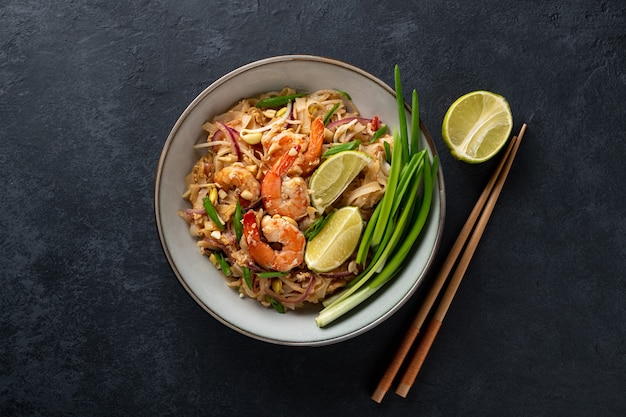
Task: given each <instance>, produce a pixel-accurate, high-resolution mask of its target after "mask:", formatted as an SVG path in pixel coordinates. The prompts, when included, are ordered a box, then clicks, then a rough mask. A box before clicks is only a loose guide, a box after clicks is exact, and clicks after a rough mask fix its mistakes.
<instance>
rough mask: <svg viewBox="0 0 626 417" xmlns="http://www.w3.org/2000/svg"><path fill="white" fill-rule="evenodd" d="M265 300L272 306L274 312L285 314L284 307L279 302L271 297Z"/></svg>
mask: <svg viewBox="0 0 626 417" xmlns="http://www.w3.org/2000/svg"><path fill="white" fill-rule="evenodd" d="M267 300H268V301H269V303H270V304H271V305H272V307H274V310H276V311H278V312H279V313H280V314H285V307H284V306H283V305H282V304H281V303H280V301H278V300H276V299H274V298H272V297H267Z"/></svg>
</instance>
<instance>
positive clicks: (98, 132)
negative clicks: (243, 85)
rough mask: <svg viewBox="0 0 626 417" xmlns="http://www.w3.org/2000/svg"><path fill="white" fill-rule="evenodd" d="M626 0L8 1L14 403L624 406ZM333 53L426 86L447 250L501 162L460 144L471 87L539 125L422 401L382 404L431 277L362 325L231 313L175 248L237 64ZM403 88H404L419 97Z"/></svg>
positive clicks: (4, 66) (432, 363) (151, 408)
mask: <svg viewBox="0 0 626 417" xmlns="http://www.w3.org/2000/svg"><path fill="white" fill-rule="evenodd" d="M625 14H626V12H625V5H624V2H621V1H618V0H611V1H584V2H583V1H579V2H564V1H554V2H545V1H537V0H534V1H515V2H507V1H501V0H481V1H477V2H452V1H419V2H407V1H389V2H380V1H360V2H358V1H354V0H346V1H343V2H334V1H316V2H308V3H306V4H305V5H300V4H292V2H285V1H247V0H238V1H228V2H226V1H224V2H215V1H209V2H201V1H171V0H170V1H165V0H163V1H136V2H121V1H84V0H76V1H67V2H56V1H23V0H20V1H16V0H4V1H3V2H2V4H1V5H0V45H1V47H0V115H1V116H0V117H1V120H0V178H1V185H0V271H1V272H0V274H1V275H0V277H1V282H0V284H1V285H2V289H1V291H0V324H1V328H0V329H1V330H0V331H1V333H0V337H1V342H0V415H2V416H61V415H63V416H74V415H76V416H88V415H94V416H117V415H125V416H140V415H146V416H147V415H150V416H152V415H186V416H192V415H210V416H247V415H257V416H270V415H272V416H273V415H297V416H319V415H359V416H374V415H376V416H380V415H393V416H396V415H397V416H401V415H407V416H408V415H412V416H413V415H420V416H620V415H625V412H626V396H625V395H624V393H625V388H626V324H625V323H626V303H625V301H624V300H625V298H626V281H625V280H624V276H625V272H624V270H625V269H626V245H625V242H626V238H625V237H624V235H625V233H626V219H625V217H626V216H625V208H626V204H625V201H626V192H625V191H624V179H625V178H626V170H625V169H624V157H625V156H626V145H625V142H624V139H625V138H624V131H625V128H626V122H625V119H626V110H625V109H626V106H625V105H624V98H625V97H626V88H625V84H626V75H625V74H624V69H625V66H626V65H625V64H626V62H625V57H626V54H625V45H626V42H625V41H626V19H625ZM293 53H297V54H316V55H323V56H328V57H332V58H336V59H339V60H343V61H345V62H348V63H350V64H353V65H356V66H358V67H361V68H363V69H364V70H366V71H368V72H370V73H372V74H373V75H375V76H377V77H379V78H381V79H382V80H384V81H385V82H387V83H389V84H392V82H393V65H394V64H395V63H398V64H399V65H400V68H401V70H402V74H403V80H404V84H405V90H408V89H412V88H416V89H417V90H418V91H419V93H420V103H421V108H420V110H421V115H422V119H423V121H424V122H425V124H426V126H427V127H428V128H429V130H430V132H431V134H432V135H433V138H434V139H435V142H436V144H437V147H438V149H439V151H440V153H441V157H442V164H443V169H444V175H445V181H446V188H447V202H448V206H447V219H446V226H445V234H444V239H443V242H442V248H441V252H440V255H439V257H438V259H437V265H440V263H441V262H442V261H443V258H444V257H445V254H446V253H447V250H448V249H449V248H450V246H451V245H452V242H453V241H454V238H455V237H456V234H457V233H458V231H459V230H460V228H461V226H462V225H463V223H464V221H465V218H466V216H467V215H468V214H469V212H470V210H471V207H472V206H473V204H474V202H475V200H476V199H477V197H478V195H479V194H480V191H481V189H482V187H483V186H484V184H485V183H486V181H487V178H488V177H489V175H490V173H491V170H492V169H493V166H494V164H495V161H494V162H489V163H485V164H482V165H479V166H472V165H467V164H464V163H461V162H458V161H455V160H453V159H452V158H451V157H450V156H449V154H448V153H447V151H446V150H445V148H444V145H443V143H442V141H441V135H440V133H439V132H440V126H441V121H442V118H443V115H444V113H445V111H446V109H447V108H448V106H449V105H450V104H451V103H452V101H454V99H456V98H457V97H459V96H461V95H462V94H464V93H466V92H468V91H472V90H477V89H488V90H492V91H495V92H498V93H500V94H502V95H504V96H505V97H506V98H507V99H508V100H509V102H510V103H511V107H512V110H513V113H514V118H515V128H514V130H515V132H517V131H518V130H519V128H520V126H521V124H522V123H523V122H526V123H528V131H527V135H526V136H525V139H524V142H523V143H522V146H521V149H520V152H519V154H518V158H517V160H516V161H515V164H514V166H513V169H512V172H511V176H510V178H509V180H508V181H507V184H506V187H505V189H504V191H503V193H502V195H501V197H500V200H499V202H498V205H497V207H496V210H495V212H494V215H493V217H492V219H491V221H490V223H489V226H488V228H487V230H486V232H485V235H484V236H483V240H482V242H481V244H480V246H479V248H478V250H477V252H476V255H475V258H474V260H473V261H472V264H471V265H470V268H469V270H468V272H467V275H466V277H465V280H464V282H463V283H462V285H461V288H460V289H459V292H458V294H457V296H456V299H455V301H454V304H453V306H452V308H451V310H450V311H449V313H448V315H447V316H446V320H445V322H444V324H443V327H442V329H441V332H440V334H439V337H438V338H437V340H436V341H435V344H434V346H433V350H432V351H431V353H430V355H429V356H428V358H427V361H426V364H425V366H424V368H423V370H422V373H420V375H419V376H418V380H417V382H416V385H415V386H414V388H413V390H412V391H411V392H410V393H409V396H408V398H407V399H401V398H400V397H397V396H396V395H395V394H393V393H390V394H388V396H387V397H386V398H385V401H383V403H382V404H380V405H378V404H376V403H374V402H373V401H371V400H370V394H371V392H372V391H373V389H374V387H375V385H376V383H377V380H378V378H379V377H380V375H381V374H382V371H383V369H384V367H385V365H386V363H387V361H388V360H389V359H390V357H391V355H392V353H393V351H394V347H395V346H396V344H397V343H398V341H399V339H400V338H401V335H402V334H403V331H404V329H405V328H406V326H407V325H408V323H409V322H410V320H411V317H412V316H413V314H414V313H415V312H416V310H417V308H418V305H419V304H420V301H421V300H422V299H423V297H424V290H421V291H420V292H418V293H417V294H416V295H415V296H414V298H413V299H412V300H411V302H410V303H408V304H406V305H405V306H404V307H403V308H402V309H401V310H400V311H399V312H398V313H397V314H396V315H394V317H392V318H391V319H389V320H388V321H386V322H385V323H384V324H382V325H380V326H378V327H377V328H375V329H374V330H372V331H370V332H368V333H366V334H364V335H362V336H359V337H357V338H355V339H351V340H349V341H346V342H343V343H340V344H336V345H332V346H328V347H321V348H294V347H282V346H276V345H271V344H267V343H263V342H259V341H255V340H252V339H249V338H246V337H244V336H242V335H240V334H238V333H236V332H235V331H233V330H230V329H229V328H227V327H225V326H224V325H222V324H220V323H218V322H217V321H216V320H215V319H213V318H212V317H211V316H209V315H208V314H206V313H205V312H204V311H203V310H202V309H201V308H200V307H198V306H197V305H196V304H195V303H194V301H193V300H192V299H191V298H190V297H189V295H187V293H186V292H185V290H184V289H183V288H182V286H181V285H180V284H179V283H178V281H177V280H176V278H175V276H174V274H173V273H172V271H171V270H170V268H169V266H168V264H167V262H166V260H165V257H164V255H163V253H162V250H161V247H160V243H159V241H158V237H157V234H156V228H155V224H154V212H153V181H154V174H155V170H156V166H157V161H158V158H159V155H160V151H161V147H162V146H163V144H164V141H165V139H166V137H167V134H168V133H169V130H170V129H171V128H172V126H173V124H174V123H175V121H176V119H177V118H178V116H179V114H180V113H181V112H182V111H183V109H184V108H185V107H186V105H187V104H188V103H189V102H190V101H191V100H192V99H193V98H194V97H195V96H196V95H197V94H198V93H199V92H200V91H201V90H202V89H204V88H205V87H206V86H207V85H209V84H210V83H211V82H213V81H215V80H216V79H217V78H218V77H220V76H221V75H223V74H225V73H227V72H229V71H231V70H233V69H235V68H237V67H238V66H240V65H242V64H246V63H249V62H251V61H254V60H256V59H260V58H265V57H269V56H274V55H282V54H293ZM405 98H407V99H408V98H409V97H408V96H407V97H405Z"/></svg>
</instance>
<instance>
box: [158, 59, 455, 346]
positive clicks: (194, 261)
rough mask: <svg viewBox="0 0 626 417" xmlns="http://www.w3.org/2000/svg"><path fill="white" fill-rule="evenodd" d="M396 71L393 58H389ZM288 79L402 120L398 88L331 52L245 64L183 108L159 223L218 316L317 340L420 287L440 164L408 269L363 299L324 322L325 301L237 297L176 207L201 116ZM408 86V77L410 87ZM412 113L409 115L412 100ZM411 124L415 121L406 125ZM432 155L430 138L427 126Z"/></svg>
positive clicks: (269, 337) (437, 202)
mask: <svg viewBox="0 0 626 417" xmlns="http://www.w3.org/2000/svg"><path fill="white" fill-rule="evenodd" d="M389 71H390V73H393V67H392V65H389ZM285 86H290V87H294V88H296V89H298V90H302V91H310V92H311V91H314V90H318V89H323V88H336V89H339V90H342V91H346V92H348V93H349V94H350V95H351V96H352V99H353V101H354V103H355V104H356V106H357V107H358V108H359V110H360V112H361V114H363V115H364V116H374V115H378V117H379V118H380V120H381V121H383V122H384V123H386V124H387V125H389V126H390V127H391V128H392V129H393V128H396V127H397V126H398V116H397V105H396V98H395V97H396V96H395V93H394V90H393V89H391V88H390V87H389V86H387V85H386V84H385V83H383V82H382V81H380V80H379V79H377V78H376V77H374V76H372V75H370V74H368V73H366V72H365V71H363V70H360V69H358V68H355V67H353V66H351V65H348V64H345V63H343V62H340V61H336V60H333V59H328V58H322V57H317V56H308V55H289V56H278V57H273V58H268V59H263V60H260V61H256V62H253V63H250V64H248V65H244V66H242V67H241V68H238V69H236V70H234V71H232V72H230V73H229V74H226V75H225V76H223V77H221V78H220V79H218V80H217V81H215V82H214V83H213V84H211V85H210V86H209V87H208V88H206V89H205V90H204V91H203V92H202V93H200V95H199V96H198V97H196V98H195V99H194V100H193V101H192V102H191V104H189V106H188V107H187V108H186V109H185V111H184V112H183V114H182V115H181V116H180V118H179V119H178V121H177V122H176V124H175V125H174V127H173V129H172V131H171V132H170V134H169V136H168V138H167V141H166V142H165V145H164V147H163V151H162V154H161V158H160V160H159V165H158V170H157V174H156V181H155V214H156V223H157V228H158V232H159V237H160V239H161V244H162V246H163V249H164V252H165V255H166V257H167V259H168V261H169V263H170V265H171V267H172V269H173V271H174V273H175V274H176V276H177V277H178V279H179V281H180V283H181V284H182V285H183V286H184V288H185V289H186V290H187V291H188V292H189V294H190V295H191V297H192V298H193V299H194V300H195V301H196V302H197V303H198V304H199V305H201V306H202V307H203V308H204V309H205V310H206V311H207V312H209V313H210V314H211V315H212V316H213V317H215V318H216V319H218V320H219V321H221V322H222V323H224V324H226V325H227V326H229V327H231V328H233V329H235V330H237V331H239V332H241V333H243V334H245V335H248V336H250V337H253V338H256V339H259V340H263V341H266V342H270V343H276V344H282V345H300V346H316V345H326V344H330V343H335V342H339V341H342V340H346V339H348V338H351V337H354V336H357V335H359V334H362V333H364V332H366V331H367V330H369V329H372V328H373V327H375V326H376V325H378V324H380V323H382V322H383V321H384V320H385V319H387V318H389V317H390V316H391V315H392V314H393V313H394V312H395V311H397V310H398V309H399V308H400V307H401V306H402V305H403V304H404V303H405V302H406V301H407V300H408V299H409V298H410V296H411V295H412V294H413V293H414V292H415V290H416V289H417V288H418V286H419V285H420V283H421V282H422V281H423V279H424V276H425V275H426V272H427V271H428V269H429V267H430V265H431V262H432V260H433V257H434V256H435V252H436V250H437V248H438V246H439V242H440V238H441V234H442V230H443V223H444V214H445V192H444V184H443V176H442V172H441V170H440V171H439V173H438V185H439V186H438V189H437V191H438V192H437V193H436V195H435V196H434V200H433V204H432V209H431V213H430V215H429V219H428V221H427V223H426V225H425V227H424V229H423V231H422V235H421V238H420V240H419V242H418V243H417V244H416V247H415V250H414V253H413V255H412V258H411V260H410V262H409V263H408V264H407V265H406V267H405V269H404V271H403V272H402V273H401V274H400V275H398V276H397V277H396V278H394V279H393V280H392V281H391V282H389V283H388V284H387V285H385V286H384V287H383V288H382V289H381V290H379V291H378V293H377V294H376V295H375V296H374V297H372V298H370V299H369V300H368V301H367V302H366V303H365V304H363V305H362V306H360V307H359V308H358V309H356V310H354V311H353V312H351V313H350V314H349V315H347V316H345V317H343V318H342V319H340V320H338V321H336V322H334V323H332V324H330V325H329V326H328V327H326V328H318V327H317V325H316V323H315V317H316V315H317V313H318V311H319V310H320V308H321V306H308V307H307V308H305V309H303V310H302V311H288V312H287V314H278V313H276V312H275V311H274V310H273V309H268V308H264V307H262V306H261V305H260V304H259V303H258V302H257V301H254V300H251V299H248V298H244V299H242V298H240V297H239V294H238V293H237V292H236V291H235V290H233V289H231V288H229V287H227V286H226V284H225V281H224V278H223V277H222V276H221V275H220V274H219V272H218V271H217V270H216V269H215V268H214V267H213V265H212V264H211V263H210V261H209V259H208V258H207V257H206V256H202V255H201V254H200V252H199V250H198V248H197V247H196V245H195V243H196V239H195V238H194V237H192V236H191V235H190V234H189V228H188V226H187V224H186V223H185V222H184V221H183V220H182V219H181V218H180V217H179V216H178V215H177V211H178V210H181V209H185V208H188V203H187V202H186V201H184V200H183V199H182V198H181V195H182V193H183V192H184V190H185V183H184V179H185V176H186V175H187V174H188V172H189V170H190V169H191V167H192V166H193V164H194V163H195V161H196V160H197V159H198V157H199V154H198V153H197V152H198V151H196V150H194V149H192V145H194V144H195V143H198V142H199V141H200V140H204V136H205V134H204V133H203V131H202V129H201V125H202V123H203V122H204V121H206V120H209V119H211V118H212V117H213V116H214V115H217V114H219V113H222V112H224V111H225V110H227V109H228V108H229V107H231V106H232V105H233V104H235V103H236V102H237V101H238V100H240V99H241V98H244V97H252V96H255V95H257V94H260V93H262V92H266V91H272V90H280V89H281V88H283V87H285ZM408 88H410V87H409V86H408V85H406V86H405V89H407V90H408ZM407 120H408V121H409V122H410V115H409V109H408V106H407ZM409 129H410V126H409ZM422 143H423V144H424V145H425V146H426V147H427V148H428V149H429V151H430V153H431V156H432V155H434V154H436V150H435V146H434V144H433V142H432V140H431V139H430V138H429V137H427V136H426V135H424V132H422Z"/></svg>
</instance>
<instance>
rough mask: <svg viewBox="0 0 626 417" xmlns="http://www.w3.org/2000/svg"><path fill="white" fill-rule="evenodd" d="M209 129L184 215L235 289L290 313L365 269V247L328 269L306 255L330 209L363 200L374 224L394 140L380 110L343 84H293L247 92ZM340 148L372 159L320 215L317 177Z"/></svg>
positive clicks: (209, 124)
mask: <svg viewBox="0 0 626 417" xmlns="http://www.w3.org/2000/svg"><path fill="white" fill-rule="evenodd" d="M264 103H265V104H264ZM202 128H203V130H204V131H206V133H207V134H206V140H203V141H202V143H199V144H196V145H195V148H196V149H197V150H198V152H199V154H198V160H197V162H196V163H195V165H194V166H193V169H192V170H191V172H190V173H189V175H188V176H187V178H186V186H187V189H186V191H185V192H184V194H183V198H184V199H185V200H187V201H189V202H190V204H191V207H190V208H188V209H186V210H182V211H180V212H179V215H180V216H181V217H182V218H183V219H184V220H185V221H186V222H187V224H188V225H189V230H190V232H191V235H192V236H194V237H195V238H196V239H197V246H198V247H199V250H200V251H201V253H202V254H204V255H207V256H208V257H209V259H210V260H211V262H212V263H213V264H214V265H215V266H216V268H218V269H219V270H220V271H221V272H222V274H223V275H224V277H225V279H226V282H227V284H228V285H229V286H230V287H232V288H234V289H236V290H237V291H238V292H239V294H240V296H241V297H250V298H253V299H255V300H258V301H259V302H260V303H262V304H263V305H264V306H266V307H270V306H273V307H274V308H276V309H277V310H278V311H284V309H285V308H287V309H295V308H298V307H301V306H303V305H305V303H318V302H321V301H322V300H324V299H325V298H326V297H328V296H330V295H331V294H333V293H334V292H336V291H337V290H338V289H340V288H342V287H345V286H346V285H347V284H348V283H349V282H350V281H351V280H352V279H354V278H355V277H356V276H357V275H358V273H359V272H360V271H359V266H358V265H357V264H356V262H355V260H354V258H355V254H353V255H352V257H350V258H349V259H348V260H347V261H346V262H344V263H343V264H342V265H341V266H340V267H338V268H337V269H335V270H333V271H329V272H324V273H319V272H315V271H312V270H310V269H308V268H307V265H306V263H305V262H304V261H303V258H304V253H305V248H306V244H307V239H308V237H307V236H308V232H309V231H310V230H312V229H313V228H314V227H315V226H316V225H317V224H319V222H320V220H323V218H324V217H325V216H327V215H328V214H329V213H331V212H333V211H334V210H336V209H338V208H340V207H345V206H353V207H358V208H359V210H360V213H361V215H362V217H363V219H364V220H365V221H367V219H368V218H369V217H370V216H371V214H372V212H373V210H374V208H375V207H376V204H377V203H378V202H379V201H380V199H381V198H382V196H383V194H384V191H385V186H386V183H387V179H388V176H389V168H390V165H389V163H388V159H389V158H390V154H388V152H389V151H390V149H391V147H392V146H393V137H392V136H391V135H390V134H389V133H387V132H386V126H385V125H384V124H383V123H382V122H381V121H380V120H378V117H377V116H373V117H364V116H362V115H360V114H359V111H358V109H357V108H356V106H355V105H354V104H353V103H352V101H351V99H350V97H349V96H348V94H346V93H344V92H341V91H336V90H319V91H315V92H313V93H310V94H303V93H300V94H298V93H297V92H296V91H295V90H294V89H292V88H284V89H283V90H281V91H273V92H268V93H265V94H262V95H260V96H258V97H254V98H247V99H243V100H241V101H239V102H238V103H237V104H236V105H234V106H233V107H232V108H231V109H229V110H228V111H226V112H225V113H223V114H220V115H218V116H216V117H215V118H214V119H213V120H211V121H207V122H205V123H204V124H203V126H202ZM203 139H204V138H203ZM338 146H339V147H340V148H337V149H344V148H345V149H353V150H358V151H361V152H365V153H367V154H368V155H370V156H371V157H372V158H371V160H370V162H369V163H368V164H367V165H366V166H365V168H364V169H363V170H362V171H361V172H360V174H359V175H358V176H357V177H356V178H355V179H354V180H353V181H352V182H351V183H350V185H349V186H348V187H347V188H346V189H345V191H343V193H342V194H341V195H340V197H339V198H337V199H336V200H335V201H334V203H332V205H331V206H330V207H327V208H326V209H325V210H324V212H319V210H318V209H316V208H315V207H314V206H313V205H312V204H311V201H310V200H311V198H310V193H309V190H308V184H309V180H310V178H311V175H312V174H313V173H314V172H315V169H316V168H317V167H318V166H319V165H320V163H321V162H323V161H324V159H325V158H326V155H327V154H328V153H329V151H331V150H332V149H333V148H336V147H338ZM330 153H332V151H331V152H330Z"/></svg>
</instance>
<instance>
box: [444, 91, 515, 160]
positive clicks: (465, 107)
mask: <svg viewBox="0 0 626 417" xmlns="http://www.w3.org/2000/svg"><path fill="white" fill-rule="evenodd" d="M512 129H513V115H512V114H511V108H510V106H509V103H508V102H507V101H506V100H505V98H504V97H502V96H501V95H498V94H495V93H492V92H489V91H473V92H471V93H467V94H465V95H464V96H462V97H460V98H458V99H457V100H456V101H455V102H454V103H452V105H451V106H450V108H449V109H448V111H447V112H446V115H445V117H444V118H443V125H442V128H441V135H442V137H443V141H444V142H445V144H446V146H447V147H448V149H450V152H451V154H452V156H454V157H455V158H457V159H460V160H462V161H465V162H469V163H472V164H476V163H479V162H484V161H486V160H488V159H490V158H491V157H493V156H494V155H495V154H497V153H498V151H499V150H500V149H501V148H502V147H503V146H504V144H505V143H506V142H507V140H508V139H509V135H510V134H511V130H512Z"/></svg>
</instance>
